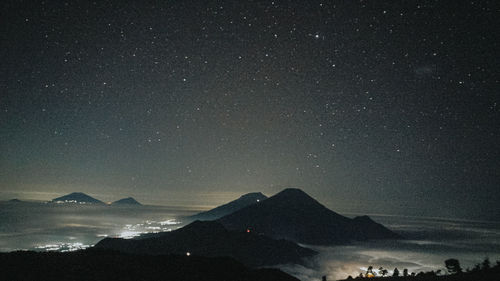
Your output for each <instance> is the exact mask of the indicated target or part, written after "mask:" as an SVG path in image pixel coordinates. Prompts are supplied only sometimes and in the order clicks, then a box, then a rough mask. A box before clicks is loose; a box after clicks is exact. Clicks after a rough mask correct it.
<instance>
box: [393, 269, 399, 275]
mask: <svg viewBox="0 0 500 281" xmlns="http://www.w3.org/2000/svg"><path fill="white" fill-rule="evenodd" d="M392 276H393V277H398V276H399V270H398V268H397V267H396V268H394V272H393V273H392Z"/></svg>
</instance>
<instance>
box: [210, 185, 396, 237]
mask: <svg viewBox="0 0 500 281" xmlns="http://www.w3.org/2000/svg"><path fill="white" fill-rule="evenodd" d="M218 221H219V222H220V223H222V224H223V225H224V226H225V227H226V228H227V229H230V230H235V231H242V230H244V229H247V228H252V229H254V231H255V232H257V233H260V234H264V235H267V236H269V237H273V238H282V239H287V240H290V241H294V242H297V243H304V244H312V245H329V244H339V243H346V242H349V241H352V240H367V239H395V238H400V236H399V235H398V234H396V233H394V232H392V231H390V230H389V229H387V228H385V227H384V226H382V225H380V224H378V223H376V222H374V221H373V220H371V219H370V218H368V217H366V216H364V217H358V218H354V219H350V218H347V217H344V216H342V215H339V214H337V213H335V212H333V211H331V210H330V209H328V208H326V207H325V206H323V205H322V204H320V203H319V202H318V201H316V200H315V199H313V198H312V197H310V196H309V195H307V194H306V193H305V192H303V191H302V190H300V189H293V188H289V189H285V190H283V191H282V192H280V193H278V194H276V195H274V196H272V197H270V198H268V199H267V200H265V201H263V202H261V203H260V204H256V205H252V206H248V207H245V208H243V209H241V210H239V211H236V212H234V213H232V214H229V215H227V216H224V217H222V218H220V219H219V220H218Z"/></svg>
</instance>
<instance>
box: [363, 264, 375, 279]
mask: <svg viewBox="0 0 500 281" xmlns="http://www.w3.org/2000/svg"><path fill="white" fill-rule="evenodd" d="M375 275H376V274H375V272H374V271H373V266H371V265H370V266H369V267H368V269H367V270H366V274H365V277H368V278H370V277H375Z"/></svg>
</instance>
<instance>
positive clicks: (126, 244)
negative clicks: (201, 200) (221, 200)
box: [95, 221, 316, 266]
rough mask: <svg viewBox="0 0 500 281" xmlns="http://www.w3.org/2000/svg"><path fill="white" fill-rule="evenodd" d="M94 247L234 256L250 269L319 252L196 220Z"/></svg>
mask: <svg viewBox="0 0 500 281" xmlns="http://www.w3.org/2000/svg"><path fill="white" fill-rule="evenodd" d="M95 248H97V249H99V248H103V249H112V250H118V251H122V252H127V253H137V254H153V255H161V254H179V255H185V254H186V253H190V255H193V256H204V257H224V256H227V257H232V258H234V259H236V260H238V261H240V262H242V263H244V264H246V265H249V266H263V265H273V264H280V263H290V262H295V263H298V262H300V260H301V258H303V257H307V256H312V255H314V254H316V252H314V251H312V250H310V249H307V248H303V247H300V246H298V245H296V244H295V243H293V242H290V241H285V240H274V239H271V238H268V237H266V236H263V235H257V234H255V233H252V232H250V233H248V232H246V231H245V232H235V231H228V230H227V229H225V228H224V227H223V226H222V225H221V224H220V223H218V222H214V221H205V222H202V221H195V222H193V223H191V224H189V225H187V226H185V227H183V228H181V229H178V230H175V231H172V232H165V233H162V234H161V235H160V236H157V237H153V238H146V239H137V240H125V239H119V238H105V239H103V240H101V241H100V242H99V243H97V244H96V246H95Z"/></svg>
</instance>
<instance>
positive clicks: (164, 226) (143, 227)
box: [118, 219, 181, 239]
mask: <svg viewBox="0 0 500 281" xmlns="http://www.w3.org/2000/svg"><path fill="white" fill-rule="evenodd" d="M178 224H181V222H179V221H176V220H174V219H169V220H165V221H159V222H157V221H154V220H147V221H145V222H143V223H137V224H126V225H125V226H124V227H123V229H122V231H121V232H120V233H119V234H118V237H120V238H124V239H131V238H134V237H137V236H140V235H142V234H146V233H158V232H168V231H172V228H171V227H168V226H171V225H178Z"/></svg>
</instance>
